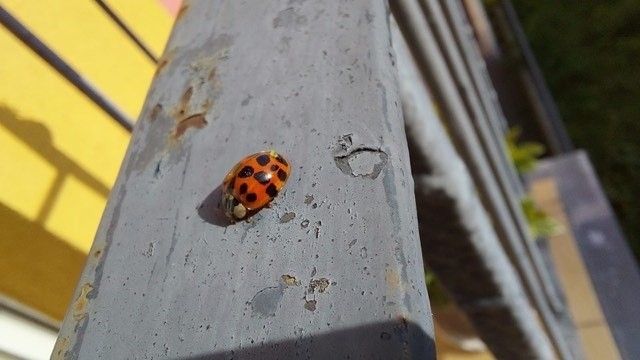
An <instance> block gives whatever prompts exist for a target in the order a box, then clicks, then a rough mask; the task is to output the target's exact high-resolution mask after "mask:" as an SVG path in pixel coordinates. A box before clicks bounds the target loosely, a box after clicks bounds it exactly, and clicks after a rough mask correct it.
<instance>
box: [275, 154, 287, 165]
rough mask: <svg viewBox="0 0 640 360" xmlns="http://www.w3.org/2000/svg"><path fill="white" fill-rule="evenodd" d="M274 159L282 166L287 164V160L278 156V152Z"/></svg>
mask: <svg viewBox="0 0 640 360" xmlns="http://www.w3.org/2000/svg"><path fill="white" fill-rule="evenodd" d="M276 161H277V162H279V163H280V164H282V165H284V166H289V164H288V163H287V160H285V159H284V158H283V157H282V156H280V154H278V156H276Z"/></svg>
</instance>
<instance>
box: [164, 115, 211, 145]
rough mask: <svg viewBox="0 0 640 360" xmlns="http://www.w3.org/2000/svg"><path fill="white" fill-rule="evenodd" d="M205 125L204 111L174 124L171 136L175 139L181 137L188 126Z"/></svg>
mask: <svg viewBox="0 0 640 360" xmlns="http://www.w3.org/2000/svg"><path fill="white" fill-rule="evenodd" d="M205 125H207V119H206V118H205V117H204V113H200V114H194V115H191V116H188V117H186V118H185V119H183V120H182V121H180V122H179V123H178V125H176V128H175V129H174V131H173V134H172V135H171V137H172V138H173V139H176V140H177V139H179V138H180V137H182V135H184V133H185V131H187V130H188V129H189V128H192V127H195V128H198V129H202V128H203V127H204V126H205Z"/></svg>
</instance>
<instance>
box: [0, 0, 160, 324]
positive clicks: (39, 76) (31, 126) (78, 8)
mask: <svg viewBox="0 0 640 360" xmlns="http://www.w3.org/2000/svg"><path fill="white" fill-rule="evenodd" d="M0 4H1V5H2V7H3V8H5V9H6V10H7V11H9V12H10V13H11V14H12V15H13V16H14V17H16V18H17V19H18V20H19V21H20V22H21V23H22V24H23V25H24V26H26V27H27V28H28V29H29V30H30V31H31V32H33V33H34V34H35V35H36V36H37V37H38V38H39V39H40V40H42V41H43V42H44V43H46V44H47V46H49V47H50V48H51V49H52V50H54V51H55V52H56V53H57V54H58V55H59V56H61V57H62V58H63V59H64V60H65V61H67V62H68V63H69V64H70V65H71V66H72V67H73V68H74V69H75V70H76V71H77V72H78V73H80V74H81V75H82V76H84V77H85V78H86V79H88V80H89V81H90V82H91V83H92V84H93V85H94V86H95V87H96V88H98V89H99V90H100V91H101V92H102V93H103V94H105V95H106V96H107V97H108V98H109V99H110V100H111V101H112V102H113V103H114V104H115V105H116V106H117V107H118V108H120V109H121V110H122V111H123V112H125V113H126V114H127V115H129V116H130V117H131V118H132V119H135V118H137V116H138V112H139V111H140V108H141V106H142V103H143V101H144V98H145V95H146V92H147V89H148V86H149V84H150V82H151V79H152V76H153V73H154V71H155V64H153V63H152V61H150V60H149V58H148V57H147V56H146V55H145V54H144V53H143V52H142V51H141V50H140V49H139V48H138V47H137V46H136V45H135V44H134V43H133V42H132V41H131V40H130V39H129V38H128V37H127V36H126V34H125V33H124V32H123V31H122V30H121V29H120V28H119V27H118V26H117V25H116V24H115V23H114V22H113V21H112V20H111V19H110V18H109V17H108V16H107V15H106V14H105V13H104V12H103V11H102V9H100V7H99V6H98V5H96V3H95V2H93V1H86V0H65V1H58V2H49V1H28V0H27V1H18V0H0ZM107 4H108V5H109V6H110V7H112V8H113V10H114V11H115V12H116V13H117V14H118V15H119V16H121V19H123V21H124V22H125V23H126V24H127V25H128V26H129V27H130V28H132V30H133V31H134V33H136V34H137V35H138V36H139V37H140V38H142V40H143V41H144V42H145V43H146V44H147V46H148V47H149V48H151V49H152V51H153V52H155V53H156V54H157V56H160V55H161V52H162V49H163V47H164V44H165V42H166V39H167V37H168V34H169V32H170V30H171V25H172V18H171V16H170V14H169V13H168V12H167V11H166V10H165V9H164V8H163V7H162V5H161V4H160V3H159V2H157V1H155V0H136V1H129V0H118V1H116V0H112V1H107ZM0 81H1V83H0V146H1V147H2V151H1V152H0V296H2V297H5V298H8V299H10V300H12V301H18V302H20V303H22V304H23V305H26V306H28V307H30V308H33V309H35V310H37V311H39V312H41V313H43V314H45V315H47V316H49V317H51V318H52V319H54V320H61V319H62V317H63V316H64V313H65V311H66V308H67V305H68V304H69V302H70V297H71V295H72V293H73V289H74V287H75V284H76V281H77V278H78V276H79V274H80V271H81V270H82V267H83V264H84V257H85V255H86V254H87V252H88V251H89V249H90V247H91V243H92V241H93V237H94V234H95V231H96V229H97V226H98V223H99V221H100V217H101V215H102V211H103V208H104V205H105V202H106V199H107V197H108V194H109V191H110V189H111V186H112V184H113V182H114V180H115V177H116V175H117V172H118V170H119V168H120V163H121V161H122V158H123V156H124V152H125V150H126V146H127V144H128V142H129V133H128V132H127V131H126V130H124V129H122V128H121V127H120V126H119V125H118V124H117V123H116V122H115V121H114V120H113V119H111V118H110V117H109V116H108V115H107V114H106V113H105V112H104V111H102V110H101V109H100V108H99V107H97V106H96V105H95V104H93V102H92V101H91V100H89V99H88V98H87V97H86V96H85V95H84V94H82V93H81V92H80V91H78V90H77V89H76V88H75V87H74V86H73V85H71V84H70V83H69V82H68V81H67V80H66V79H64V78H63V77H62V76H61V75H59V74H58V73H57V72H56V71H55V70H54V69H53V68H51V67H50V66H49V65H48V64H47V63H46V62H44V61H43V60H41V59H40V58H39V57H38V55H36V54H35V53H33V52H32V51H31V50H30V49H29V48H28V47H26V46H25V45H23V44H22V43H21V42H20V41H19V40H18V39H17V38H15V37H14V36H13V34H11V33H10V32H9V31H8V30H6V29H5V28H4V27H0Z"/></svg>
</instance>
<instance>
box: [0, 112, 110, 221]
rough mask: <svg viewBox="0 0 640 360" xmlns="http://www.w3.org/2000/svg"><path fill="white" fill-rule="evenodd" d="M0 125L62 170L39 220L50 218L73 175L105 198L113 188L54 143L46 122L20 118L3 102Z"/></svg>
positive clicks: (59, 170)
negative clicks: (69, 177)
mask: <svg viewBox="0 0 640 360" xmlns="http://www.w3.org/2000/svg"><path fill="white" fill-rule="evenodd" d="M0 125H1V126H3V127H4V128H6V129H7V130H8V131H9V132H11V133H13V134H14V135H15V136H16V137H17V138H18V139H20V140H22V141H23V142H24V143H25V144H26V145H27V146H29V147H30V148H31V149H32V150H33V151H35V152H37V153H38V154H39V155H40V156H41V157H42V159H44V160H46V161H47V162H48V163H50V164H51V165H53V166H54V167H55V168H56V170H57V171H58V173H57V174H56V178H55V180H54V182H53V185H52V186H51V189H50V190H49V192H48V194H47V197H46V199H45V200H44V202H43V205H42V207H41V208H40V211H39V212H38V216H37V222H38V223H40V224H43V223H44V222H45V221H46V219H47V217H48V216H49V214H50V212H51V209H52V208H53V205H54V204H55V201H56V197H57V195H58V193H59V192H60V189H61V188H62V185H63V183H64V180H65V178H66V177H67V176H69V175H72V176H74V177H76V178H77V179H78V180H79V181H81V182H82V183H84V184H85V185H87V186H88V187H90V188H91V189H92V190H94V191H95V192H97V193H98V194H100V195H102V196H103V197H104V198H107V196H109V188H108V187H107V186H106V185H104V184H103V183H101V182H100V180H98V179H96V178H95V177H93V176H92V175H91V174H89V173H88V172H87V171H86V170H84V169H83V168H82V167H80V166H79V165H78V164H76V163H75V162H74V161H73V160H72V159H70V158H69V157H67V156H66V155H65V154H64V153H62V152H61V151H60V150H58V149H56V147H55V146H54V145H53V139H52V137H51V132H50V131H49V129H47V127H46V126H44V125H42V124H41V123H39V122H37V121H34V120H26V119H20V118H19V117H18V116H17V115H16V114H15V113H14V112H13V111H11V110H10V109H9V108H7V107H5V106H2V105H0ZM26 175H27V174H25V176H26Z"/></svg>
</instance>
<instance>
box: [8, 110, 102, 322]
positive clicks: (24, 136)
mask: <svg viewBox="0 0 640 360" xmlns="http://www.w3.org/2000/svg"><path fill="white" fill-rule="evenodd" d="M0 126H2V127H4V128H5V129H6V130H8V131H9V132H10V133H12V134H13V135H15V137H16V138H17V139H19V140H21V141H22V142H23V143H24V144H25V145H27V146H28V147H30V148H31V149H32V150H33V151H35V152H36V153H37V154H39V155H40V157H41V158H42V159H43V160H45V161H46V162H48V163H49V164H51V165H52V166H53V167H54V168H55V169H56V171H57V173H56V176H55V179H54V181H53V183H52V185H51V187H50V189H49V191H48V192H47V195H46V196H45V198H44V199H42V205H41V207H40V209H39V210H38V213H37V216H36V218H35V220H33V221H32V220H30V219H28V218H26V217H24V216H23V215H22V214H20V213H18V212H16V211H15V210H14V209H11V208H9V207H8V206H7V205H6V204H2V203H0V229H2V231H0V293H1V294H2V295H6V296H8V297H10V298H12V299H14V300H17V301H19V302H20V303H23V304H25V305H28V306H30V307H32V308H35V309H37V310H38V311H40V312H43V313H44V314H46V315H48V316H50V317H52V318H54V319H57V320H61V319H62V318H63V317H64V313H65V311H66V309H67V306H68V304H69V302H70V299H71V296H72V294H73V290H74V288H75V285H76V281H77V279H78V277H79V276H80V273H81V271H82V268H83V265H84V259H85V254H84V253H82V252H81V251H79V250H78V249H76V248H74V247H72V246H70V245H69V244H68V243H67V242H66V241H64V239H61V238H59V237H57V236H56V235H54V234H52V233H50V232H49V231H47V229H45V227H44V224H45V223H46V221H47V218H48V217H49V215H50V214H51V211H52V209H53V208H54V205H55V203H56V201H57V199H58V195H59V193H60V190H61V189H62V185H63V184H64V181H65V179H66V178H67V177H68V176H73V177H75V178H76V179H78V180H79V181H81V182H82V183H84V184H85V185H87V186H88V187H89V188H91V189H92V190H94V191H95V192H97V193H98V194H100V195H102V196H103V197H105V198H106V197H107V196H108V194H109V188H108V187H107V186H106V185H104V184H103V183H101V182H100V181H99V180H98V179H96V178H95V177H93V176H92V175H91V174H89V173H88V172H87V171H85V170H84V169H83V168H82V167H80V166H79V165H78V164H77V163H75V162H74V161H73V160H72V159H70V158H69V157H67V156H66V155H65V154H64V153H62V152H61V151H60V150H58V149H57V148H56V147H55V146H54V144H53V141H52V140H53V139H52V136H51V132H50V131H49V129H47V127H46V126H44V125H43V124H41V123H39V122H37V121H35V120H30V119H21V118H19V117H18V116H17V115H16V113H14V112H13V111H12V110H11V109H9V108H7V107H6V106H2V105H0ZM4 151H10V149H4ZM16 161H17V160H16ZM4 166H5V169H7V171H11V164H4ZM23 176H25V177H27V176H30V174H28V173H27V174H23ZM25 181H26V180H25ZM4 191H6V190H4Z"/></svg>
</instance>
